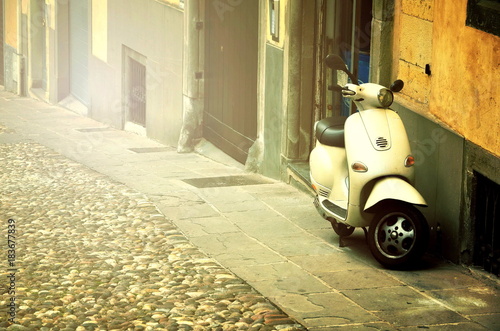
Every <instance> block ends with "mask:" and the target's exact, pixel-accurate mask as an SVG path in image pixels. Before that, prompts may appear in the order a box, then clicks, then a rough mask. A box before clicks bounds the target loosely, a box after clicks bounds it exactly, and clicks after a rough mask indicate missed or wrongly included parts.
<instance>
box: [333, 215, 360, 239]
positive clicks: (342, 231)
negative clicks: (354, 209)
mask: <svg viewBox="0 0 500 331" xmlns="http://www.w3.org/2000/svg"><path fill="white" fill-rule="evenodd" d="M330 223H331V224H332V228H333V231H335V233H336V234H337V235H338V236H339V237H348V236H350V235H351V234H352V233H353V232H354V230H355V229H356V228H355V227H353V226H347V225H345V224H343V223H339V222H337V221H336V220H334V219H330Z"/></svg>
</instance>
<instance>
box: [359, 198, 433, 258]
mask: <svg viewBox="0 0 500 331" xmlns="http://www.w3.org/2000/svg"><path fill="white" fill-rule="evenodd" d="M428 242H429V226H428V225H427V221H426V220H425V217H424V216H423V215H422V213H421V212H420V211H419V210H418V209H417V208H415V207H414V206H413V205H410V204H407V203H403V202H399V201H393V202H390V203H388V204H386V205H384V206H383V208H382V209H381V211H380V212H379V213H377V214H376V215H375V218H374V219H373V221H372V223H371V224H370V228H369V231H368V245H369V246H370V251H371V252H372V254H373V256H374V257H375V259H376V260H377V261H379V262H380V263H381V264H382V265H384V266H385V267H389V268H395V267H406V266H408V265H409V264H411V263H413V262H415V261H416V260H417V259H419V258H420V257H421V256H422V255H423V253H424V252H425V250H426V248H427V244H428Z"/></svg>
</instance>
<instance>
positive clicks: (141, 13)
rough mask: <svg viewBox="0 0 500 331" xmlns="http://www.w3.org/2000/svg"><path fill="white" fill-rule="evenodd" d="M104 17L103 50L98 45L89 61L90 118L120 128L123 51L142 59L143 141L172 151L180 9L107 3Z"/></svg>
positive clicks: (177, 118) (178, 92) (178, 96)
mask: <svg viewBox="0 0 500 331" xmlns="http://www.w3.org/2000/svg"><path fill="white" fill-rule="evenodd" d="M107 12H108V16H107V19H108V21H107V34H106V38H107V41H108V43H107V50H106V52H104V51H103V50H102V46H101V49H100V51H99V53H98V54H96V55H92V56H91V58H90V67H91V69H90V82H91V84H90V85H91V86H90V88H91V96H92V113H91V116H92V117H93V118H95V119H97V120H99V121H103V122H105V123H108V124H110V125H112V126H114V127H118V128H123V124H124V123H123V122H124V113H123V110H124V97H123V84H124V81H123V80H124V68H123V56H124V49H126V48H128V49H130V50H133V51H134V52H137V53H138V54H140V55H141V56H143V57H145V58H146V97H147V100H146V108H147V109H146V119H147V123H146V132H147V136H148V137H150V138H152V139H155V140H158V141H160V142H163V143H167V144H171V145H174V146H175V145H176V144H177V141H178V139H179V132H180V128H181V125H182V49H183V12H182V10H181V9H180V8H179V7H178V6H175V5H170V4H168V3H167V2H164V1H162V2H159V1H154V0H148V1H140V2H139V1H134V0H126V1H124V0H108V8H107ZM100 42H101V41H100V40H96V43H100ZM103 54H105V55H106V58H105V59H103V58H104V56H103Z"/></svg>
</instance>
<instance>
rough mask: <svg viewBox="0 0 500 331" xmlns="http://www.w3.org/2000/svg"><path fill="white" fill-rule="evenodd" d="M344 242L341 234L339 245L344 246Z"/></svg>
mask: <svg viewBox="0 0 500 331" xmlns="http://www.w3.org/2000/svg"><path fill="white" fill-rule="evenodd" d="M345 246H346V244H345V242H344V237H343V236H339V247H340V248H342V247H345Z"/></svg>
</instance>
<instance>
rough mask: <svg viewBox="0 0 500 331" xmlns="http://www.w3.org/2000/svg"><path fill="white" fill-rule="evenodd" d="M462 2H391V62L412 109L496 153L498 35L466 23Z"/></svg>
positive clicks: (498, 145)
mask: <svg viewBox="0 0 500 331" xmlns="http://www.w3.org/2000/svg"><path fill="white" fill-rule="evenodd" d="M466 6H467V0H459V1H446V0H420V1H416V0H399V1H397V2H396V11H395V13H396V15H395V29H394V32H395V36H394V37H395V43H394V51H395V54H397V55H398V56H396V59H395V62H394V66H396V68H397V77H398V78H401V79H403V80H404V81H405V83H406V85H405V89H404V90H403V92H402V97H403V99H405V101H406V102H407V103H408V104H409V106H410V107H411V108H412V109H416V110H417V111H418V112H420V113H423V115H425V116H427V117H431V118H435V119H438V120H440V121H442V122H444V123H445V124H447V125H448V126H449V127H450V128H451V129H452V130H454V131H456V132H457V133H458V134H460V135H462V136H464V137H465V138H466V139H468V140H470V141H472V142H473V143H475V144H477V145H479V146H481V147H483V148H484V149H486V150H488V151H490V152H492V153H493V154H495V155H497V156H498V155H500V135H499V132H498V131H499V128H500V111H498V107H499V106H500V89H499V87H498V77H500V38H499V37H497V36H494V35H492V34H489V33H486V32H483V31H480V30H477V29H474V28H471V27H467V26H466V25H465V20H466ZM427 64H429V65H430V68H431V75H427V74H426V73H425V66H426V65H427Z"/></svg>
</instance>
